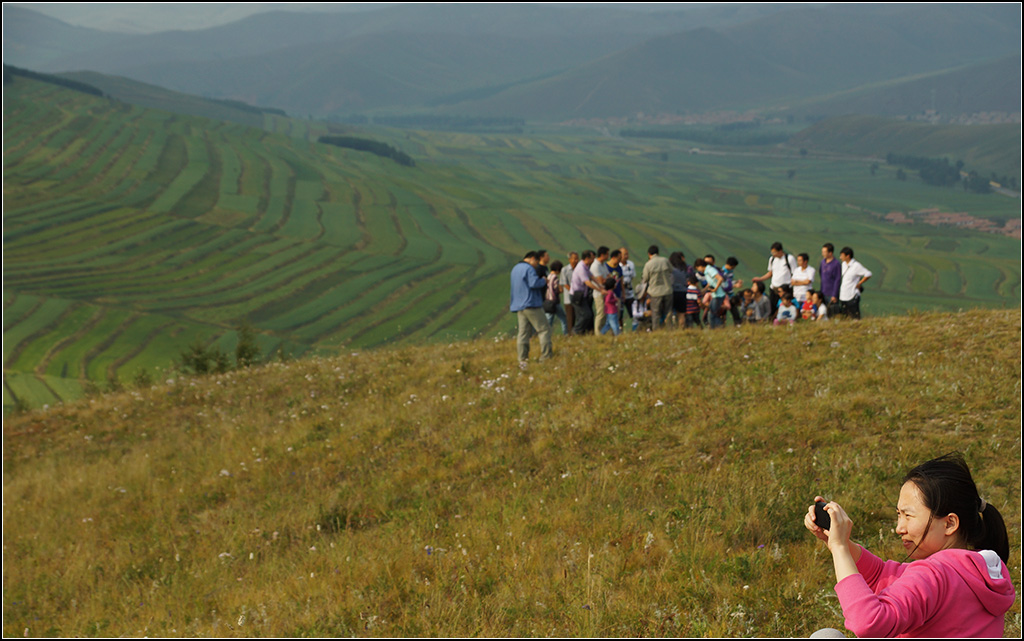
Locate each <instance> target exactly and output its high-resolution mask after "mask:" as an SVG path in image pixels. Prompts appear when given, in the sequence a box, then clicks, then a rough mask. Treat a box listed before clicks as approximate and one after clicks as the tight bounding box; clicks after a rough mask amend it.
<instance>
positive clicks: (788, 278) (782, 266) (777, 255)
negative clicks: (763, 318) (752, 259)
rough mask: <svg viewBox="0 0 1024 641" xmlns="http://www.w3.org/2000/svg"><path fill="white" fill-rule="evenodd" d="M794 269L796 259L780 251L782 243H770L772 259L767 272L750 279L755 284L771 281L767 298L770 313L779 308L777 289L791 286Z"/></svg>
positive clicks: (769, 261) (769, 260)
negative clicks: (770, 306) (769, 303)
mask: <svg viewBox="0 0 1024 641" xmlns="http://www.w3.org/2000/svg"><path fill="white" fill-rule="evenodd" d="M796 268H797V265H796V259H795V258H793V254H787V253H786V252H785V250H783V249H782V243H780V242H778V241H776V242H774V243H772V257H771V258H769V259H768V271H767V272H765V274H764V276H755V277H754V278H753V279H752V280H753V281H754V282H755V283H760V282H763V281H766V280H768V279H771V281H772V282H771V287H770V288H769V292H768V298H769V300H771V305H772V313H775V310H776V309H777V308H778V306H779V287H782V286H783V285H790V286H792V284H793V272H795V271H796Z"/></svg>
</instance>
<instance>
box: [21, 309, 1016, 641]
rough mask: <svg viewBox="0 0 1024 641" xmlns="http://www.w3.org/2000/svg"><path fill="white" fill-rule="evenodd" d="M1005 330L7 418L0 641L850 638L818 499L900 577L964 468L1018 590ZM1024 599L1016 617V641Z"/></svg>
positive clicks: (861, 326) (383, 375) (97, 401)
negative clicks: (904, 503) (914, 506)
mask: <svg viewBox="0 0 1024 641" xmlns="http://www.w3.org/2000/svg"><path fill="white" fill-rule="evenodd" d="M1020 337H1021V316H1020V312H1019V310H1014V311H1010V312H1006V311H989V312H980V311H979V312H969V313H959V314H956V313H952V314H951V313H934V314H911V315H903V316H893V317H888V318H870V319H865V320H864V321H862V322H860V323H851V322H841V321H840V322H834V323H824V324H807V325H801V326H794V327H790V328H773V327H743V328H740V329H732V328H730V329H727V330H725V331H720V332H697V331H689V332H680V331H677V332H664V333H659V334H653V335H652V334H644V335H635V336H631V335H624V336H621V337H619V338H618V339H616V340H612V339H610V338H589V339H582V340H581V339H569V340H556V345H555V349H556V353H555V358H554V359H553V360H552V361H551V362H549V363H548V364H546V365H544V366H541V365H540V364H538V363H536V362H532V363H531V364H530V366H529V368H528V369H527V370H526V371H520V370H519V368H518V367H517V363H516V358H515V355H514V346H513V344H512V342H511V341H508V340H504V341H492V340H477V341H472V342H462V343H455V344H451V345H436V346H420V347H407V348H401V349H385V350H370V351H358V352H357V351H352V352H351V353H346V354H344V355H342V356H338V357H335V358H321V359H314V360H309V361H299V362H290V363H287V364H273V365H268V366H265V367H262V368H257V369H253V370H249V371H244V372H238V373H233V374H229V375H224V376H219V377H210V378H201V379H188V378H177V379H175V380H168V381H166V382H164V381H161V382H160V383H158V384H156V385H154V386H152V387H151V388H148V387H147V388H144V389H135V390H131V391H127V392H123V393H120V394H111V395H105V396H98V397H93V398H90V399H88V400H85V401H82V402H79V403H76V404H71V405H66V406H63V407H59V408H55V409H51V410H50V411H35V412H31V413H28V414H25V415H21V416H17V417H13V418H11V419H8V420H5V421H4V466H3V469H4V595H5V598H4V605H3V608H4V610H3V625H4V630H3V632H4V635H5V636H20V635H23V634H24V635H28V636H39V635H60V636H96V635H103V636H121V635H125V636H246V637H254V636H256V637H259V636H347V635H359V636H443V637H462V636H466V637H476V636H485V637H487V636H499V637H506V636H622V637H626V636H698V637H699V636H725V637H739V636H763V637H771V636H777V637H793V636H795V637H801V636H807V635H808V634H809V633H810V632H811V631H813V630H814V629H816V628H819V627H823V626H834V627H842V616H841V614H840V611H839V607H838V605H837V602H836V599H835V596H834V592H833V585H834V575H833V570H832V562H831V559H830V557H829V555H828V553H827V551H826V550H825V549H824V547H823V546H822V545H821V544H820V543H819V542H818V541H817V540H815V539H814V538H813V537H811V536H810V535H809V533H807V532H806V530H805V529H804V528H803V525H802V519H803V514H804V512H805V510H806V506H807V505H808V504H809V502H810V501H811V500H812V499H813V497H814V496H815V494H819V493H820V494H822V495H824V496H826V497H828V498H830V499H834V500H837V501H838V502H840V503H841V504H842V505H844V507H845V508H846V509H847V511H848V512H849V513H850V515H851V518H852V519H853V521H854V524H855V525H854V539H855V540H857V541H859V542H861V543H862V544H864V545H866V546H867V547H868V548H870V549H871V550H873V551H874V552H876V553H877V554H879V555H880V556H883V557H887V558H895V559H901V558H903V555H904V552H903V549H902V547H901V546H900V544H899V540H898V538H897V537H896V536H895V535H894V533H893V530H892V528H893V527H894V521H893V505H894V502H895V500H896V497H897V494H898V491H899V485H900V479H901V477H902V475H903V474H904V472H905V471H906V470H907V469H909V468H910V467H912V466H913V465H915V464H917V463H919V462H921V461H923V460H926V459H928V458H932V457H934V456H937V455H940V454H943V453H946V452H948V451H950V450H961V451H963V452H964V453H965V454H966V458H967V460H968V462H969V463H970V465H971V467H972V469H973V472H974V476H975V479H976V481H977V482H978V485H979V488H980V491H981V494H982V496H983V497H984V498H985V499H986V500H987V501H988V502H989V503H991V504H993V505H995V506H997V507H998V508H999V509H1000V510H1001V511H1002V513H1003V515H1004V516H1005V517H1006V519H1007V524H1008V528H1009V530H1010V541H1011V559H1010V562H1009V564H1008V565H1009V567H1010V572H1011V577H1012V580H1013V582H1014V584H1015V585H1018V586H1019V585H1020V584H1021V571H1020V568H1021V565H1020V563H1021V557H1020V552H1021V547H1020V544H1021V515H1020V511H1019V509H1017V508H1018V507H1019V505H1020V501H1021V477H1020V460H1021V441H1020V437H1021V434H1020V421H1021V413H1020V369H1021V360H1020V354H1021V340H1020ZM1020 621H1021V620H1020V602H1019V600H1018V601H1017V602H1016V603H1015V604H1014V606H1013V608H1012V609H1011V611H1010V613H1009V615H1008V616H1007V629H1006V633H1007V636H1009V637H1014V636H1019V635H1020V632H1021V622H1020Z"/></svg>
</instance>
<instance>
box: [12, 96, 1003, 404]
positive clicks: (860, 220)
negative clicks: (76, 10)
mask: <svg viewBox="0 0 1024 641" xmlns="http://www.w3.org/2000/svg"><path fill="white" fill-rule="evenodd" d="M266 126H267V127H268V128H269V129H271V130H273V131H268V130H267V129H257V128H249V127H244V126H241V125H238V124H232V123H225V122H220V121H213V120H207V119H203V118H198V117H192V116H184V115H179V114H173V113H170V112H167V111H160V110H153V109H144V108H140V107H133V106H130V105H126V104H124V103H122V102H118V101H111V100H109V99H104V98H97V97H93V96H88V95H86V94H82V93H77V92H71V91H68V90H66V89H62V88H60V87H57V86H54V85H50V84H43V83H38V82H35V81H32V80H28V79H23V78H14V79H13V80H12V82H11V83H10V84H8V85H7V86H6V87H5V102H4V321H5V327H4V372H5V378H6V379H7V380H8V381H9V383H10V387H11V388H12V389H14V388H15V387H18V390H20V391H18V390H15V395H16V396H17V397H18V398H25V399H26V400H27V401H28V402H31V403H33V404H41V403H44V402H51V401H52V400H53V399H55V398H65V397H66V395H69V394H70V395H74V393H73V390H77V389H81V388H82V387H83V386H84V385H85V383H86V382H87V381H89V380H91V381H101V382H102V381H105V380H106V379H107V378H118V379H121V380H128V379H131V378H133V377H135V376H137V375H139V373H140V372H145V373H146V374H147V375H149V376H150V377H157V376H161V374H160V373H159V372H155V371H154V368H156V367H167V366H169V365H170V363H171V362H172V361H173V360H174V359H175V358H176V357H177V356H178V354H179V353H180V352H181V351H182V350H183V349H184V348H185V346H187V345H188V344H190V343H192V342H194V341H195V340H197V339H199V340H203V341H206V342H207V343H216V344H219V345H225V346H229V345H232V344H233V341H234V337H235V333H234V332H235V327H236V326H237V325H238V323H240V322H241V321H243V320H245V321H248V322H250V323H251V324H252V325H253V326H254V327H255V328H256V329H257V330H258V332H259V333H260V340H261V341H263V345H264V346H265V348H266V349H268V350H269V349H273V350H278V351H284V352H289V353H305V352H311V351H336V350H338V349H350V348H355V347H362V346H368V345H378V344H383V343H401V342H423V341H447V340H451V339H453V338H458V337H467V336H474V335H488V334H495V333H503V332H505V331H507V330H508V329H509V328H510V326H511V325H512V322H511V321H512V319H511V317H510V316H509V315H508V313H507V311H505V308H506V305H507V296H508V290H507V287H508V281H507V278H508V270H509V269H510V268H511V266H512V265H513V264H514V263H515V262H516V261H517V260H518V257H519V256H521V255H522V253H523V252H524V251H526V250H528V249H535V248H537V247H546V248H547V249H549V250H550V251H551V252H552V254H553V255H554V256H556V257H559V258H561V257H564V255H565V253H566V252H567V251H569V250H577V251H578V250H580V249H583V248H586V247H588V246H589V247H595V246H597V245H600V244H607V245H610V246H619V245H622V244H624V243H625V244H629V245H630V246H631V247H632V248H633V252H634V255H635V256H637V255H638V254H640V253H641V252H642V248H644V247H646V246H647V245H648V244H650V243H651V242H655V243H658V244H659V245H661V246H663V247H665V248H666V249H668V248H677V247H678V248H682V249H684V250H685V251H686V252H687V254H688V255H689V256H691V257H692V256H694V255H697V254H698V253H700V252H704V251H708V250H709V249H711V250H714V251H715V252H716V253H720V254H723V256H724V255H729V254H732V255H735V256H737V257H738V258H739V259H740V261H741V264H742V265H743V266H744V267H743V269H742V270H741V271H742V272H743V273H742V276H744V277H747V278H749V276H752V275H755V273H756V274H760V273H761V272H760V271H757V270H760V269H761V267H762V265H763V263H764V260H765V255H766V254H765V252H766V249H765V248H766V246H767V244H768V243H770V242H771V241H772V240H775V239H778V240H782V241H783V242H784V243H785V245H786V247H787V248H791V249H792V250H793V251H807V252H809V253H811V254H816V253H817V248H818V247H820V246H821V243H822V242H824V241H825V240H830V241H832V242H834V243H836V244H837V245H839V246H842V245H844V244H849V245H851V246H854V247H856V248H857V251H858V254H857V256H858V258H860V259H862V262H864V263H865V264H866V265H868V266H869V268H870V269H873V270H876V272H875V273H876V277H875V279H874V280H873V281H872V289H871V291H872V292H873V294H874V295H873V296H871V297H869V298H868V299H867V301H866V302H865V312H866V313H868V314H878V313H888V312H898V311H902V310H907V309H913V308H919V309H926V308H927V309H931V308H939V309H957V308H960V307H964V306H970V307H974V306H979V307H1002V306H1006V305H1011V306H1016V305H1017V304H1018V302H1019V295H1020V261H1019V251H1020V244H1019V241H1013V240H1011V239H1008V238H1003V237H999V236H992V235H971V234H969V233H967V234H965V233H962V232H960V231H959V230H957V231H954V230H942V229H934V228H902V227H894V226H891V225H888V224H886V223H883V222H882V221H880V220H879V219H878V218H876V217H874V216H871V215H869V214H864V213H858V212H860V211H861V210H869V211H874V212H887V211H891V210H893V209H899V210H913V209H921V208H925V207H933V206H938V207H945V208H951V209H952V210H953V211H969V212H972V213H974V214H975V215H978V216H984V217H991V218H1003V219H1005V218H1010V217H1013V216H1015V215H1016V211H1017V210H1016V209H1015V207H1016V206H1015V204H1014V202H1013V201H1010V200H1009V199H1005V198H1003V197H1001V196H989V197H984V196H972V195H969V194H963V193H953V192H950V193H946V192H942V191H935V190H933V189H931V188H927V187H924V186H920V185H915V184H907V183H900V182H898V181H896V180H894V179H893V176H892V173H891V172H888V168H883V170H882V171H880V172H879V175H877V176H871V175H870V174H869V173H868V168H867V166H866V164H864V163H858V162H854V161H833V162H825V161H818V160H815V161H807V162H804V161H801V160H799V159H798V158H791V157H781V158H770V157H764V156H710V155H701V156H691V155H689V154H687V153H685V149H686V146H685V145H682V144H677V143H673V142H671V141H668V142H647V141H637V140H623V139H614V138H594V137H589V136H557V135H536V136H530V135H514V136H513V135H470V134H444V133H419V132H406V131H396V130H386V129H376V130H365V131H363V132H360V135H362V136H365V137H368V138H374V139H377V140H380V141H382V142H386V143H387V144H390V145H391V146H393V147H396V148H399V149H401V150H402V151H404V152H406V153H409V154H410V155H411V156H412V157H413V158H414V159H415V161H416V167H415V168H407V167H401V166H399V165H397V164H396V163H394V162H392V161H391V160H389V159H384V158H378V157H377V156H373V155H371V154H368V153H363V152H357V151H353V150H347V149H342V148H338V147H331V146H327V145H319V144H316V143H313V142H311V140H315V139H316V138H317V137H318V136H319V135H322V134H325V133H327V131H328V128H327V126H326V125H324V124H322V123H316V122H310V121H299V120H290V119H286V118H283V117H278V116H274V117H271V118H267V119H266ZM278 132H279V133H278ZM660 158H665V159H666V160H664V161H663V160H660ZM792 167H797V172H796V177H795V178H794V179H792V180H787V179H786V175H787V172H788V170H789V169H790V168H792ZM851 205H852V206H853V207H854V208H851V207H850V206H851ZM920 239H925V241H927V239H935V240H936V242H935V244H929V243H928V242H922V241H921V240H920ZM639 258H640V260H637V262H638V263H642V262H643V261H642V257H639ZM908 265H909V266H910V268H908V267H906V266H908ZM26 377H27V378H26ZM48 377H49V378H48ZM15 378H18V379H19V380H24V381H34V382H33V383H31V384H30V385H26V384H22V383H17V384H15V383H14V382H13V381H14V380H15ZM55 379H61V380H62V381H68V384H66V385H65V384H64V383H60V382H54V380H55ZM47 381H50V383H47ZM19 386H20V387H19ZM66 390H72V392H67V391H66ZM5 398H8V397H5ZM10 400H11V403H13V397H12V398H11V399H10ZM5 403H7V401H5Z"/></svg>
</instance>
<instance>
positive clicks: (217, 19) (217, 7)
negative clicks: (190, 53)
mask: <svg viewBox="0 0 1024 641" xmlns="http://www.w3.org/2000/svg"><path fill="white" fill-rule="evenodd" d="M400 4H408V3H401V2H379V3H372V2H371V3H368V2H265V3H260V2H239V3H227V2H210V3H198V2H177V3H175V2H149V3H147V2H126V3H120V4H116V3H105V2H80V3H53V2H10V3H5V5H4V6H15V7H24V8H26V9H32V10H33V11H38V12H39V13H42V14H44V15H47V16H50V17H52V18H57V19H58V20H60V21H62V22H66V23H68V24H71V25H75V26H79V27H88V28H90V29H100V30H102V31H120V32H126V33H153V32H156V31H168V30H173V29H183V30H191V29H205V28H208V27H215V26H218V25H222V24H227V23H229V22H234V21H236V20H241V19H242V18H245V17H247V16H251V15H253V14H256V13H261V12H266V11H309V12H318V11H330V12H340V11H372V10H375V9H382V8H384V7H388V6H394V5H400ZM546 4H552V5H556V6H558V5H562V6H580V5H583V6H586V5H588V4H589V5H595V6H601V7H604V8H608V7H618V8H623V9H630V10H634V11H652V10H654V11H664V10H666V9H672V8H678V9H684V8H688V7H689V8H693V7H694V5H699V4H704V3H691V2H673V3H649V2H634V3H626V2H612V3H586V2H584V3H565V2H552V3H546ZM709 4H726V3H709Z"/></svg>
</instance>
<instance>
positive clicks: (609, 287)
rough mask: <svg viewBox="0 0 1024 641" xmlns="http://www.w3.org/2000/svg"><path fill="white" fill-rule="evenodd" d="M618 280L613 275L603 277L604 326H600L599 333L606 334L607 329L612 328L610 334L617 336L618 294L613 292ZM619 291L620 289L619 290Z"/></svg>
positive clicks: (618, 330)
mask: <svg viewBox="0 0 1024 641" xmlns="http://www.w3.org/2000/svg"><path fill="white" fill-rule="evenodd" d="M617 285H618V281H617V280H616V278H615V276H614V275H609V276H608V277H607V278H605V281H604V287H605V294H604V313H605V317H604V327H602V328H601V333H602V334H606V333H607V332H608V330H609V329H611V330H612V336H618V335H619V332H620V331H621V330H620V329H619V296H618V295H617V294H616V293H615V290H616V288H617V287H616V286H617ZM620 291H621V290H620Z"/></svg>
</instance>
